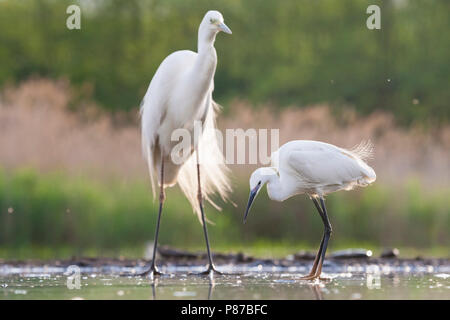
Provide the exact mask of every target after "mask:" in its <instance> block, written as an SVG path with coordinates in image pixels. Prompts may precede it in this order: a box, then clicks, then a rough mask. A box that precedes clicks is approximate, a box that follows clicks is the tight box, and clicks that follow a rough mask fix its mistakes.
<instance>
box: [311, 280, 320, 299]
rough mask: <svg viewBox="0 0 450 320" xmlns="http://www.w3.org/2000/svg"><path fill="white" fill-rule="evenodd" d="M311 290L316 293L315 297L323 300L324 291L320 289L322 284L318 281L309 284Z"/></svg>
mask: <svg viewBox="0 0 450 320" xmlns="http://www.w3.org/2000/svg"><path fill="white" fill-rule="evenodd" d="M309 287H310V289H311V291H312V292H313V293H314V298H315V299H316V300H323V295H322V291H321V289H320V284H318V283H313V284H310V285H309Z"/></svg>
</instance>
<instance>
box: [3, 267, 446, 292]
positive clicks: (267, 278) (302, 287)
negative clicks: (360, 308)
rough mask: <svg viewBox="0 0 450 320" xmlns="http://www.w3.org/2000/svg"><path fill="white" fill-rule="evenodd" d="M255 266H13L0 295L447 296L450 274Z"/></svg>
mask: <svg viewBox="0 0 450 320" xmlns="http://www.w3.org/2000/svg"><path fill="white" fill-rule="evenodd" d="M181 269H182V268H181ZM222 269H227V268H226V267H225V268H222ZM257 269H258V267H256V270H253V269H251V270H245V271H244V270H240V272H241V273H240V274H233V275H214V276H197V275H188V274H186V273H184V272H185V271H186V270H183V269H182V270H178V269H177V270H170V271H171V272H176V273H175V274H172V275H164V276H161V277H158V278H155V279H154V280H152V279H150V278H148V277H140V276H132V275H128V276H123V275H122V276H121V275H119V274H117V273H107V274H105V273H97V272H93V271H92V270H87V269H81V274H80V276H79V277H78V278H74V277H73V274H71V275H65V274H64V273H62V272H59V271H62V270H59V269H58V268H53V269H48V268H34V269H33V270H29V269H27V270H22V271H26V272H22V273H20V272H18V271H20V270H18V269H15V270H12V271H16V272H9V273H8V274H6V273H3V274H2V273H0V299H450V274H449V273H443V272H427V271H426V270H425V271H423V272H415V273H411V272H387V270H385V272H383V270H377V269H376V268H375V269H372V270H366V272H340V273H328V274H326V276H328V277H330V278H331V280H328V281H315V282H310V281H303V280H300V279H299V278H300V277H301V276H302V274H304V273H299V272H292V270H291V271H289V270H288V269H285V270H281V269H280V270H271V271H270V272H268V271H267V270H264V269H266V268H259V269H260V270H257ZM66 271H67V270H66ZM86 271H90V272H86ZM129 271H130V270H127V272H129ZM190 271H191V272H192V271H196V270H190ZM367 271H368V272H367ZM428 271H431V270H428ZM76 279H78V280H79V285H80V287H79V289H77V288H76V285H77V282H76ZM70 288H72V289H70Z"/></svg>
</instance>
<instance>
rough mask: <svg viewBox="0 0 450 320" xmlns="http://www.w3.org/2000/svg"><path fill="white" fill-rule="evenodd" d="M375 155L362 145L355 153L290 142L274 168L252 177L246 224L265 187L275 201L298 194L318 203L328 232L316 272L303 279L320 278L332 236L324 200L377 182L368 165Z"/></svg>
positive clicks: (275, 159)
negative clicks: (253, 204)
mask: <svg viewBox="0 0 450 320" xmlns="http://www.w3.org/2000/svg"><path fill="white" fill-rule="evenodd" d="M371 154H372V146H371V144H370V143H361V144H360V145H359V146H357V147H356V148H354V149H353V150H346V149H343V148H339V147H336V146H334V145H331V144H328V143H324V142H319V141H308V140H296V141H290V142H288V143H286V144H284V145H282V146H281V147H280V148H279V149H278V150H277V151H276V152H274V153H273V154H272V156H271V167H263V168H259V169H256V170H255V171H254V172H253V173H252V175H251V177H250V197H249V200H248V205H247V209H246V211H245V215H244V223H245V221H246V219H247V215H248V212H249V210H250V207H251V205H252V203H253V200H254V199H255V197H256V195H257V194H258V192H259V191H260V190H261V187H262V186H264V184H265V183H267V194H268V195H269V198H270V199H272V200H275V201H284V200H286V199H288V198H290V197H292V196H294V195H297V194H303V193H304V194H307V195H308V196H309V197H310V198H311V199H312V201H313V202H314V205H315V206H316V208H317V211H318V212H319V214H320V217H321V218H322V222H323V224H324V226H325V230H324V234H323V237H322V241H321V243H320V247H319V250H318V252H317V255H316V258H315V260H314V264H313V267H312V270H311V272H310V273H309V274H308V275H307V276H305V277H302V279H305V280H312V279H316V278H318V277H320V274H321V272H322V265H323V260H324V259H325V252H326V250H327V245H328V240H329V238H330V236H331V232H332V229H331V224H330V221H329V219H328V214H327V210H326V207H325V202H324V196H325V195H326V194H328V193H331V192H335V191H339V190H351V189H353V188H354V187H356V186H367V185H369V184H371V183H372V182H374V181H375V179H376V174H375V171H374V170H373V169H372V168H371V167H369V166H368V165H367V164H366V163H365V162H364V160H366V159H367V158H370V157H371ZM319 201H320V204H319Z"/></svg>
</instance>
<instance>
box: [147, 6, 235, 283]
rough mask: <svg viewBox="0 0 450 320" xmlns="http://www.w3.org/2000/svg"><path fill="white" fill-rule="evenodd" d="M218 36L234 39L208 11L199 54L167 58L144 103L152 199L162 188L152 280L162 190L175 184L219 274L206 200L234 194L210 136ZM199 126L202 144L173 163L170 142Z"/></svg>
mask: <svg viewBox="0 0 450 320" xmlns="http://www.w3.org/2000/svg"><path fill="white" fill-rule="evenodd" d="M219 31H223V32H225V33H229V34H231V30H230V29H229V28H228V27H227V26H226V25H225V23H224V20H223V17H222V15H221V14H220V12H218V11H208V12H207V13H206V14H205V16H204V18H203V20H202V22H201V24H200V27H199V30H198V52H193V51H189V50H182V51H176V52H174V53H172V54H170V55H169V56H168V57H167V58H166V59H164V61H163V62H162V63H161V65H160V66H159V68H158V70H157V71H156V73H155V75H154V76H153V79H152V81H151V82H150V85H149V87H148V90H147V93H146V94H145V97H144V100H143V101H142V105H141V131H142V132H141V133H142V149H143V152H144V155H145V157H146V160H147V163H148V168H149V173H150V180H151V183H152V190H153V195H154V196H155V183H154V176H157V177H158V184H159V186H160V196H159V213H158V220H157V223H156V232H155V241H154V248H153V259H152V264H151V266H150V269H149V270H148V272H146V273H151V274H152V275H153V274H160V272H159V271H158V270H157V268H156V265H155V256H156V250H157V243H158V232H159V224H160V219H161V213H162V208H163V203H164V200H165V191H164V189H165V187H166V186H173V185H175V184H176V183H177V182H178V184H179V186H180V188H181V189H182V191H183V192H184V194H185V195H186V197H187V198H188V200H189V201H190V203H191V205H192V207H193V209H194V211H195V212H196V213H197V214H198V216H199V219H200V221H201V223H202V224H203V231H204V235H205V241H206V247H207V251H208V258H209V266H208V269H207V271H206V272H208V273H209V272H210V271H216V270H215V267H214V264H213V261H212V257H211V250H210V246H209V240H208V231H207V228H206V222H205V221H206V219H205V214H204V211H203V204H202V199H203V197H205V198H206V199H207V200H208V201H210V202H211V200H210V195H211V194H212V193H213V192H217V193H219V195H220V196H221V197H222V199H224V200H225V199H226V197H227V194H228V192H229V191H231V188H230V185H229V182H228V178H227V175H226V173H227V168H226V166H225V161H224V158H223V155H222V152H221V150H220V149H219V147H218V142H217V139H216V136H215V133H214V134H209V135H208V134H207V132H214V131H213V130H211V129H213V128H215V117H216V111H217V105H216V104H215V102H214V101H213V99H212V92H213V89H214V73H215V70H216V65H217V54H216V50H215V48H214V41H215V38H216V35H217V33H218V32H219ZM199 122H200V123H201V125H202V127H201V128H202V133H201V134H200V137H199V139H191V141H190V144H189V145H188V155H189V157H188V158H187V160H186V161H184V162H182V163H179V162H174V161H173V159H172V157H171V154H172V151H173V148H174V147H175V146H176V145H177V144H178V143H179V141H172V139H171V136H172V133H173V132H174V130H177V129H183V130H187V131H188V133H189V134H190V137H193V135H194V125H195V124H196V123H199ZM206 129H209V130H206ZM203 133H205V134H203ZM194 154H195V155H196V156H194ZM199 158H202V159H203V158H205V159H206V160H207V161H204V162H203V161H202V165H201V168H202V175H201V174H200V163H199ZM202 192H203V193H202Z"/></svg>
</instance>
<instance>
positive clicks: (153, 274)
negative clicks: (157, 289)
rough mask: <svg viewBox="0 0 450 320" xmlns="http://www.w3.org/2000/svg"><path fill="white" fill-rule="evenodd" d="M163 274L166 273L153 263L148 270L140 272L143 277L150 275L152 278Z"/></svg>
mask: <svg viewBox="0 0 450 320" xmlns="http://www.w3.org/2000/svg"><path fill="white" fill-rule="evenodd" d="M163 275H164V273H163V272H161V271H159V270H158V268H157V267H156V266H154V265H152V266H151V267H150V268H149V269H148V270H147V271H144V272H142V273H139V274H138V276H143V277H147V276H149V277H150V278H153V277H158V276H163Z"/></svg>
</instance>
